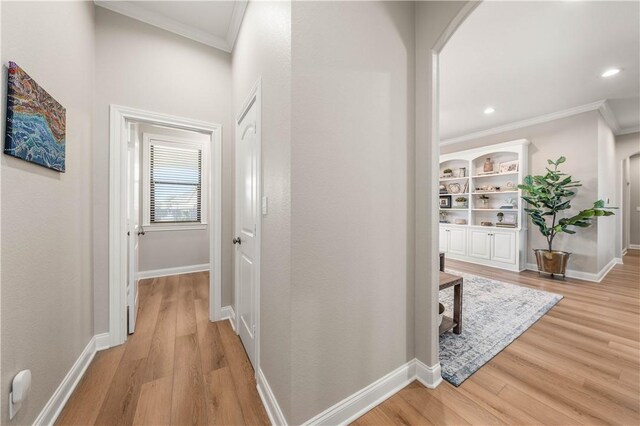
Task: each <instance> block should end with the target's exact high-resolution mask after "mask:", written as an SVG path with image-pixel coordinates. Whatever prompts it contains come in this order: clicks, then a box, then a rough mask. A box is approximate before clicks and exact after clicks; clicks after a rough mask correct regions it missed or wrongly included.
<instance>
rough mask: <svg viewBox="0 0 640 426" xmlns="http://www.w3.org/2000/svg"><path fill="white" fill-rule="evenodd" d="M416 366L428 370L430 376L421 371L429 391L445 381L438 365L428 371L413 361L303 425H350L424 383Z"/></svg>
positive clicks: (427, 368)
mask: <svg viewBox="0 0 640 426" xmlns="http://www.w3.org/2000/svg"><path fill="white" fill-rule="evenodd" d="M417 362H419V363H420V364H421V365H422V366H424V367H425V370H424V371H428V372H429V373H423V372H422V371H421V374H423V378H424V379H425V380H426V381H427V383H429V387H431V388H434V387H435V386H437V384H438V383H440V381H442V378H440V377H439V373H440V366H439V365H438V366H436V367H432V368H429V367H427V366H425V365H424V364H422V363H421V362H420V361H418V360H416V359H412V360H411V361H409V362H407V363H406V364H403V365H402V366H400V367H398V368H396V369H395V370H393V371H392V372H390V373H389V374H387V375H386V376H384V377H381V378H380V379H378V380H376V381H375V382H373V383H371V384H370V385H369V386H367V387H365V388H363V389H361V390H359V391H358V392H356V393H354V394H353V395H351V396H349V397H347V398H345V399H343V400H342V401H340V402H338V403H337V404H335V405H334V406H332V407H330V408H328V409H326V410H325V411H323V412H322V413H320V414H318V415H317V416H315V417H313V418H312V419H310V420H308V421H306V422H305V423H304V425H305V426H310V425H344V424H349V423H351V422H352V421H354V420H355V419H357V418H358V417H360V416H362V415H363V414H365V413H366V412H368V411H370V410H371V409H373V408H374V407H375V406H377V405H378V404H380V403H381V402H382V401H384V400H386V399H387V398H389V397H391V396H392V395H393V394H395V393H397V392H398V391H399V390H400V389H402V388H404V387H405V386H407V385H408V384H409V383H411V382H413V381H414V380H416V379H418V380H420V381H421V382H422V380H421V379H420V377H417V376H416V373H417V369H416V367H417ZM436 373H438V378H439V380H438V379H436V378H435V376H434V375H435V374H436ZM425 386H426V384H425Z"/></svg>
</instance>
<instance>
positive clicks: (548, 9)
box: [440, 1, 640, 143]
mask: <svg viewBox="0 0 640 426" xmlns="http://www.w3.org/2000/svg"><path fill="white" fill-rule="evenodd" d="M639 66H640V3H639V2H587V1H585V2H582V1H553V2H493V1H485V2H482V3H481V4H480V5H479V6H478V7H477V8H476V9H475V10H474V11H473V12H472V13H471V15H470V16H469V17H468V18H467V19H466V21H465V22H464V23H463V24H462V25H461V26H460V28H459V29H458V30H457V31H456V32H455V33H454V34H453V36H452V37H451V39H450V40H449V41H448V43H447V44H446V46H445V48H444V49H443V51H442V53H441V55H440V90H441V92H440V135H441V140H442V143H452V142H456V141H460V140H468V139H472V138H474V137H477V136H481V135H488V134H491V133H498V132H499V131H504V130H507V129H508V128H516V127H524V125H527V124H533V123H535V122H541V121H548V120H549V119H553V118H560V117H562V116H567V115H571V114H575V113H578V112H583V111H586V110H595V109H600V110H601V111H602V112H603V115H604V116H605V118H607V122H608V123H609V125H610V126H611V127H612V130H613V131H614V133H617V134H621V133H628V132H630V131H634V130H636V131H637V129H638V125H640V74H639ZM614 67H615V68H621V69H622V71H621V72H620V73H619V74H617V75H615V76H612V77H609V78H603V77H601V74H602V73H603V72H604V71H606V70H607V69H610V68H614ZM488 107H493V108H495V112H494V113H492V114H484V110H485V109H486V108H488ZM607 116H608V117H607Z"/></svg>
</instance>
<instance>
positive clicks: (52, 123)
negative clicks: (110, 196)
mask: <svg viewBox="0 0 640 426" xmlns="http://www.w3.org/2000/svg"><path fill="white" fill-rule="evenodd" d="M8 83H9V84H8V86H9V87H8V89H7V134H6V137H5V143H4V152H5V154H8V155H11V156H13V157H17V158H21V159H23V160H26V161H30V162H32V163H35V164H38V165H41V166H44V167H48V168H50V169H53V170H57V171H59V172H64V171H65V128H66V111H65V108H64V107H63V106H62V105H60V104H59V103H58V102H57V101H56V100H55V99H53V98H52V97H51V95H49V94H48V93H47V92H46V91H45V90H44V89H43V88H42V87H40V86H39V85H38V83H36V82H35V81H34V80H33V79H32V78H31V77H29V75H28V74H27V73H26V72H24V70H23V69H22V68H20V67H19V66H18V65H17V64H16V63H15V62H9V75H8Z"/></svg>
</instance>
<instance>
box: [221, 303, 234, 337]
mask: <svg viewBox="0 0 640 426" xmlns="http://www.w3.org/2000/svg"><path fill="white" fill-rule="evenodd" d="M220 319H221V320H229V322H230V323H231V327H232V328H233V331H236V313H235V311H234V310H233V306H231V305H227V306H223V307H222V317H221V318H220Z"/></svg>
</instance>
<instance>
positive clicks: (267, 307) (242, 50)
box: [233, 2, 292, 416]
mask: <svg viewBox="0 0 640 426" xmlns="http://www.w3.org/2000/svg"><path fill="white" fill-rule="evenodd" d="M259 78H261V79H262V187H263V192H264V195H265V196H267V197H269V213H268V214H267V215H266V216H263V217H262V264H261V277H260V278H261V284H260V285H261V288H260V306H261V309H260V337H261V340H260V368H261V369H262V371H263V372H264V374H265V376H266V378H267V381H268V382H269V385H270V387H271V389H272V390H273V392H274V394H275V396H276V398H277V400H278V402H279V404H280V407H281V409H282V410H283V412H284V413H285V415H287V416H288V415H289V413H290V407H291V406H290V398H291V370H290V366H291V365H290V360H291V351H290V347H291V321H292V318H291V299H290V291H291V289H290V286H291V278H290V268H291V259H290V256H291V246H290V245H291V193H290V192H291V186H290V182H291V177H290V170H291V165H290V152H291V4H290V3H289V2H249V4H248V6H247V10H246V11H245V16H244V20H243V22H242V27H241V28H240V33H239V35H238V39H237V41H236V45H235V48H234V51H233V114H234V116H235V115H236V114H237V113H239V112H240V108H242V105H243V103H244V101H245V99H246V98H247V96H248V95H249V93H250V91H251V89H252V88H253V86H254V84H255V83H256V81H257V80H258V79H259Z"/></svg>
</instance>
